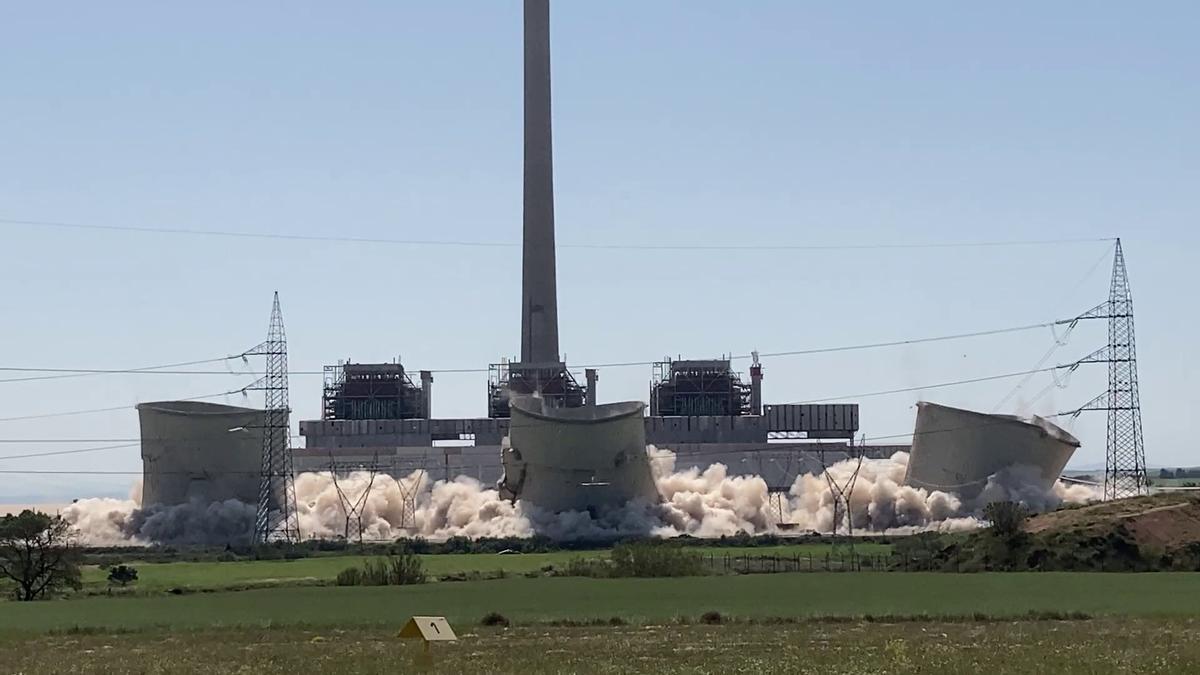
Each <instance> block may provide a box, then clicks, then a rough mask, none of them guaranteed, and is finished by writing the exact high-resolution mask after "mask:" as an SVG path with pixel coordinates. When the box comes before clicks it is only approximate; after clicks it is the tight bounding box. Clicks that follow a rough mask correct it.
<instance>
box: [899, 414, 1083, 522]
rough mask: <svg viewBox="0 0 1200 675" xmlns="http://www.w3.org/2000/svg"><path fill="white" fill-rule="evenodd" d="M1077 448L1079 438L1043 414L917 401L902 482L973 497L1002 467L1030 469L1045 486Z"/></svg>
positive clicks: (1050, 482) (1055, 478)
mask: <svg viewBox="0 0 1200 675" xmlns="http://www.w3.org/2000/svg"><path fill="white" fill-rule="evenodd" d="M1078 448H1079V441H1078V440H1077V439H1076V438H1075V437H1074V436H1072V435H1071V434H1069V433H1067V432H1066V431H1065V430H1063V429H1062V428H1061V427H1059V426H1057V425H1055V424H1052V423H1050V422H1048V421H1047V420H1045V419H1044V418H1041V417H1037V416H1034V417H1032V418H1029V419H1025V418H1021V417H1016V416H1014V415H989V414H987V413H980V412H975V411H972V410H963V409H960V408H951V407H948V406H944V405H938V404H936V403H927V402H924V401H922V402H920V403H918V404H917V423H916V428H915V430H914V432H913V443H912V452H911V454H910V455H909V458H908V469H907V471H906V472H905V474H904V482H905V484H906V485H911V486H913V487H921V488H925V489H927V490H941V491H943V492H955V493H957V494H958V495H959V496H961V497H962V498H963V499H965V500H970V499H973V498H974V497H976V496H977V495H978V494H979V493H980V491H982V490H983V488H984V487H985V486H986V485H987V478H988V476H991V475H992V474H994V473H996V472H998V471H1001V470H1003V469H1010V468H1014V467H1018V466H1026V467H1032V468H1034V469H1036V471H1035V472H1031V473H1033V474H1034V475H1036V476H1037V477H1038V479H1039V480H1040V481H1041V482H1040V484H1039V486H1038V487H1041V488H1042V489H1044V490H1049V489H1050V488H1051V486H1053V484H1054V481H1056V480H1058V477H1059V476H1060V475H1062V470H1063V467H1065V466H1066V465H1067V462H1068V461H1069V460H1070V459H1071V455H1073V454H1075V451H1076V450H1077V449H1078Z"/></svg>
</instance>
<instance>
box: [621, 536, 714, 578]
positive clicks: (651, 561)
mask: <svg viewBox="0 0 1200 675" xmlns="http://www.w3.org/2000/svg"><path fill="white" fill-rule="evenodd" d="M610 555H611V557H612V561H613V574H614V576H618V577H685V576H697V575H700V574H703V571H704V565H703V563H702V561H701V559H700V556H699V555H697V554H694V553H689V552H687V551H685V550H683V549H682V548H680V547H678V546H672V545H667V544H658V545H655V544H649V543H646V542H637V543H629V544H617V545H616V546H615V547H613V550H612V553H611V554H610Z"/></svg>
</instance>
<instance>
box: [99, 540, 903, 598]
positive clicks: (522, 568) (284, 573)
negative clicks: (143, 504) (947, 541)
mask: <svg viewBox="0 0 1200 675" xmlns="http://www.w3.org/2000/svg"><path fill="white" fill-rule="evenodd" d="M690 550H693V551H695V552H696V553H698V554H701V555H704V556H708V555H713V556H716V557H717V558H720V557H721V556H725V555H729V556H740V555H752V556H757V555H783V556H793V555H800V556H806V555H810V554H811V555H813V556H814V557H818V558H819V557H821V556H824V555H825V554H826V553H827V552H829V551H830V547H829V546H828V545H827V544H798V545H787V546H762V547H749V548H735V547H721V548H716V547H697V548H695V549H690ZM855 550H856V551H857V552H858V553H859V554H864V555H865V554H878V553H887V552H888V551H890V550H891V547H890V546H888V545H887V544H871V543H860V544H858V545H856V546H855ZM607 555H608V551H556V552H553V553H522V554H510V555H497V554H494V553H470V554H467V553H463V554H439V555H426V556H422V559H423V560H424V562H425V569H426V571H427V572H428V573H429V574H430V575H432V576H444V575H448V574H456V573H465V572H481V573H488V572H498V571H501V570H503V571H505V572H509V573H511V574H523V573H525V572H533V571H537V570H540V569H542V568H543V567H545V566H547V565H551V566H554V567H563V566H565V565H566V564H567V562H569V561H570V560H571V559H572V558H580V557H584V558H588V557H591V558H599V557H606V556H607ZM363 560H365V558H363V557H361V556H321V557H313V558H301V559H298V560H249V561H241V562H170V563H140V562H137V561H131V562H130V563H129V564H131V565H133V566H134V567H136V568H137V571H138V582H137V583H136V584H135V585H134V586H133V588H135V589H140V590H141V591H143V592H158V591H164V590H167V589H170V588H185V589H192V590H218V589H226V588H244V587H247V586H274V585H289V584H290V585H296V584H304V583H309V584H313V583H328V582H332V581H333V579H334V577H335V576H337V573H338V572H340V571H341V570H343V569H345V568H347V567H353V566H357V565H361V564H362V562H363ZM107 574H108V573H107V572H106V571H104V570H101V569H99V568H98V567H95V566H87V567H85V568H84V569H83V581H84V584H85V587H86V589H88V590H92V591H94V590H96V589H101V588H104V587H106V586H107V582H106V578H107Z"/></svg>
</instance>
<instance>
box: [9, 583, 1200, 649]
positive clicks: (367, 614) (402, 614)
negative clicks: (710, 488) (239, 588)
mask: <svg viewBox="0 0 1200 675" xmlns="http://www.w3.org/2000/svg"><path fill="white" fill-rule="evenodd" d="M1196 597H1200V573H1159V574H1097V573H1025V574H938V573H932V574H919V573H911V574H903V573H871V572H859V573H800V574H770V575H747V576H723V577H685V578H674V579H588V578H570V577H561V578H534V579H527V578H523V577H517V578H510V579H503V580H496V581H483V582H454V583H448V582H447V583H438V584H425V585H420V586H400V587H395V586H392V587H381V588H367V587H345V588H342V587H284V588H270V589H259V590H250V591H244V592H238V593H195V594H184V595H178V596H174V595H158V596H141V597H124V598H123V597H111V598H109V597H92V598H83V599H77V600H62V601H48V602H34V603H15V602H10V603H4V604H3V605H2V606H0V609H2V610H3V611H0V634H3V633H6V632H14V631H26V632H28V631H47V630H51V629H67V628H72V627H88V628H97V629H104V630H117V629H139V628H147V627H155V626H160V627H169V628H206V627H213V626H288V625H292V626H297V625H303V626H314V627H326V626H332V627H351V626H370V625H376V626H379V625H385V626H399V625H400V624H401V623H402V622H403V621H404V620H405V619H407V617H409V616H410V615H413V614H434V615H444V616H447V617H449V618H450V620H451V621H452V622H453V623H456V624H458V625H472V624H474V623H476V622H477V621H478V620H479V618H480V617H482V616H483V615H484V614H486V613H488V612H491V611H498V612H501V613H503V614H504V615H505V616H507V617H508V618H509V619H512V620H514V621H516V622H520V623H539V622H547V621H555V620H564V619H572V620H582V619H608V618H611V617H620V618H622V619H624V620H626V621H630V622H634V623H640V622H655V621H659V622H661V621H670V620H672V619H673V618H674V617H676V616H689V617H695V616H698V615H700V614H702V613H703V612H706V611H710V610H713V611H718V612H721V613H722V614H724V615H726V616H732V617H739V618H767V617H810V616H862V615H868V614H869V615H874V616H889V615H907V616H912V615H929V616H933V617H937V616H947V615H958V616H971V615H972V614H976V613H982V614H987V615H990V616H1000V617H1018V616H1021V615H1025V614H1027V613H1029V612H1083V613H1086V614H1090V615H1096V616H1102V615H1124V616H1189V617H1190V616H1196V615H1197V614H1198V612H1200V610H1197V608H1196V603H1195V598H1196Z"/></svg>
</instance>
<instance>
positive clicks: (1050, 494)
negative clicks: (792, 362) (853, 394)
mask: <svg viewBox="0 0 1200 675" xmlns="http://www.w3.org/2000/svg"><path fill="white" fill-rule="evenodd" d="M647 453H648V459H649V460H650V462H651V467H652V469H653V472H654V477H655V482H656V484H657V485H658V490H659V493H660V495H661V497H662V502H661V503H659V504H652V503H642V502H632V503H630V504H628V505H626V506H625V507H623V508H621V509H615V510H612V511H609V512H603V513H599V514H596V515H595V516H593V515H591V514H588V513H584V512H566V513H549V512H546V511H543V510H541V509H539V508H537V507H536V506H535V505H532V504H527V503H524V502H520V501H518V502H516V503H515V504H513V503H510V502H508V501H507V500H505V499H502V498H501V497H500V495H499V493H498V492H497V491H496V490H495V489H494V488H492V487H490V486H486V485H484V484H482V483H480V482H479V481H477V480H475V479H473V478H470V477H467V476H459V477H457V478H455V479H453V480H450V481H445V480H437V481H434V480H430V479H429V477H428V475H427V474H425V473H424V472H420V471H418V472H413V473H412V474H409V475H408V476H403V477H399V478H393V477H391V476H388V475H384V474H376V475H374V476H372V475H371V474H370V473H368V472H365V471H363V472H353V473H350V474H349V475H346V476H342V475H339V476H338V477H337V480H336V481H335V480H334V477H333V476H332V475H331V474H330V473H329V472H311V473H303V474H300V475H298V476H297V477H296V481H295V487H296V501H297V514H298V519H299V525H300V530H301V532H302V533H303V534H304V536H305V537H306V538H308V537H311V538H318V539H337V538H342V537H345V538H348V539H355V540H357V539H358V538H359V536H360V528H361V537H362V538H363V539H365V540H374V541H389V540H394V539H398V538H401V537H411V536H422V537H425V538H428V539H433V540H440V539H446V538H449V537H455V536H463V537H469V538H481V537H531V536H534V535H544V536H548V537H551V538H555V539H583V538H601V537H613V536H623V535H653V536H660V537H671V536H678V535H681V534H687V535H691V536H696V537H718V536H721V535H733V534H738V533H749V534H756V533H768V532H773V531H776V530H777V529H778V527H779V525H778V523H779V516H780V512H781V515H782V522H784V523H790V524H791V527H792V528H793V529H796V530H799V531H806V530H812V531H817V532H829V531H831V530H832V529H833V525H834V520H835V517H836V518H837V520H838V521H840V522H839V528H841V531H845V527H846V526H847V524H849V525H851V526H853V528H854V530H855V531H856V532H878V533H889V532H891V533H903V532H914V531H920V530H961V529H969V528H974V527H978V526H980V525H981V521H980V520H979V513H980V511H981V510H982V508H983V506H984V505H986V504H987V503H988V502H991V501H1019V502H1022V503H1024V504H1026V505H1027V506H1028V507H1030V508H1031V509H1034V510H1039V511H1040V510H1047V509H1051V508H1054V507H1056V506H1058V505H1059V504H1061V503H1063V502H1082V501H1089V500H1092V499H1096V498H1098V495H1097V494H1096V493H1095V491H1093V490H1092V489H1091V488H1088V487H1087V486H1082V485H1074V486H1070V487H1068V486H1066V485H1064V484H1062V483H1061V482H1059V483H1056V484H1055V485H1054V486H1053V488H1052V489H1051V490H1048V491H1047V490H1043V489H1041V488H1040V487H1039V485H1038V483H1039V482H1038V481H1037V480H1036V476H1035V475H1034V474H1032V473H1030V471H1032V469H1029V468H1027V467H1025V468H1023V467H1015V468H1013V469H1011V470H1006V471H1003V472H1000V473H998V474H995V475H993V476H991V477H990V478H989V479H988V483H987V485H986V486H985V487H984V488H983V490H982V491H981V492H980V494H979V496H978V497H976V498H975V499H973V500H971V502H970V503H964V502H963V500H962V499H960V498H959V497H958V496H957V495H955V494H953V493H950V492H942V491H937V490H935V491H927V490H924V489H921V488H914V487H910V486H906V485H903V484H902V483H903V479H904V472H905V469H906V467H907V464H908V455H907V453H903V452H898V453H896V454H895V455H893V456H892V457H890V458H887V459H866V460H863V462H862V465H861V467H859V471H858V476H857V479H856V481H855V483H854V490H853V492H852V493H851V496H850V500H849V501H850V504H849V512H848V513H847V512H846V511H847V510H846V509H845V508H844V506H841V505H839V501H838V500H837V499H835V496H834V494H835V493H834V492H833V491H832V490H831V489H830V486H829V483H828V481H827V480H826V478H825V477H824V476H821V475H807V474H806V475H801V476H799V477H798V478H797V479H796V481H795V482H794V483H793V485H792V487H791V489H790V490H789V492H788V493H787V494H786V495H784V496H783V497H782V498H778V499H773V498H772V495H770V493H769V492H768V489H767V483H766V481H764V480H763V479H762V478H761V477H759V476H753V475H750V476H746V475H732V474H730V472H729V470H728V468H727V467H726V466H725V465H724V464H712V465H710V466H708V467H706V468H704V469H699V468H689V469H684V470H676V468H675V455H674V453H671V452H670V451H666V450H659V449H656V448H654V447H653V446H650V447H648V448H647ZM856 465H857V462H854V461H849V460H847V461H843V462H839V463H837V464H834V465H832V466H831V467H830V468H829V473H830V476H831V477H833V479H834V480H835V482H837V483H838V484H840V485H845V484H846V483H847V482H848V481H849V478H850V476H851V474H852V472H853V471H854V469H855V467H856ZM140 492H141V490H140V484H139V485H137V486H135V488H134V491H133V493H132V494H131V495H130V498H129V499H126V500H119V499H84V500H79V501H77V502H75V503H74V504H71V505H70V506H68V507H66V508H64V509H63V511H62V513H63V515H64V516H65V517H66V518H67V519H68V521H70V522H71V523H72V524H74V526H75V527H76V529H77V530H78V531H79V533H80V538H81V540H82V541H83V542H85V543H87V544H90V545H94V546H116V545H146V544H150V543H164V544H227V543H229V544H242V543H245V542H246V541H247V540H248V538H249V533H250V532H251V530H252V529H253V524H254V518H255V508H254V506H253V505H250V504H245V503H242V502H239V501H235V500H229V501H225V502H216V503H204V502H201V501H193V502H189V503H186V504H178V505H173V506H163V505H146V506H142V505H141V494H140ZM835 506H836V509H835ZM835 513H836V516H835Z"/></svg>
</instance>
